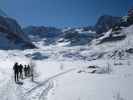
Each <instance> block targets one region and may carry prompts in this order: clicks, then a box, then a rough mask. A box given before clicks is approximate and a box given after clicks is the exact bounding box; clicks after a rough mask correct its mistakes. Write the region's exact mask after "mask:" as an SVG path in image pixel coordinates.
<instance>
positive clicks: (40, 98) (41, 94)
mask: <svg viewBox="0 0 133 100" xmlns="http://www.w3.org/2000/svg"><path fill="white" fill-rule="evenodd" d="M75 69H76V68H73V69H69V70H67V71H65V72H62V73H58V74H56V75H54V76H52V77H49V78H48V79H46V80H45V81H43V82H42V83H40V84H38V85H37V86H35V87H33V88H32V89H30V90H29V91H27V92H26V93H25V95H27V96H28V97H29V99H28V100H47V94H48V92H49V91H50V90H51V89H52V88H53V86H54V82H53V79H54V78H56V77H59V76H61V75H64V74H66V73H68V72H71V71H73V70H75ZM34 93H35V94H34Z"/></svg>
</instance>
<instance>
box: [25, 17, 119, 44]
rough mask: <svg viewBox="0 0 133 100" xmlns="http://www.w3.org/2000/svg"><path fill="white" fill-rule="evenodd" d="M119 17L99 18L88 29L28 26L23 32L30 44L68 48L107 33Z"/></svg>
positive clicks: (117, 21) (86, 42)
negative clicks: (63, 45)
mask: <svg viewBox="0 0 133 100" xmlns="http://www.w3.org/2000/svg"><path fill="white" fill-rule="evenodd" d="M120 21H121V17H113V16H109V15H103V16H101V17H100V18H99V19H98V21H97V23H96V25H94V26H88V27H76V28H73V27H68V28H64V29H59V28H55V27H44V26H29V27H26V28H24V29H23V31H24V32H25V33H26V34H27V35H28V36H29V38H30V39H31V40H32V42H34V43H37V44H42V45H51V44H52V45H58V44H59V45H60V44H61V45H62V44H65V45H66V44H67V45H69V46H76V45H86V44H89V43H90V41H91V40H93V39H94V38H96V37H99V36H101V35H102V34H101V33H103V32H107V31H108V30H109V29H111V28H112V27H113V26H114V25H116V24H118V23H120Z"/></svg>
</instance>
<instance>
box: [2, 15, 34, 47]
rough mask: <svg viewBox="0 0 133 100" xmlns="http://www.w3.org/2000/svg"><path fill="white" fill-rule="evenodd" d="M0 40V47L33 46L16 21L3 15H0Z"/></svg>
mask: <svg viewBox="0 0 133 100" xmlns="http://www.w3.org/2000/svg"><path fill="white" fill-rule="evenodd" d="M0 41H1V44H0V49H31V48H35V46H34V45H33V44H32V43H31V42H30V40H29V38H28V37H27V36H26V35H25V34H24V33H23V31H22V29H21V27H20V26H19V24H18V23H17V21H16V20H14V19H12V18H9V17H5V16H0Z"/></svg>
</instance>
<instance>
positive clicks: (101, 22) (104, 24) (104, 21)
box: [94, 15, 121, 33]
mask: <svg viewBox="0 0 133 100" xmlns="http://www.w3.org/2000/svg"><path fill="white" fill-rule="evenodd" d="M120 21H121V17H114V16H110V15H102V16H100V17H99V19H98V21H97V23H96V25H95V26H94V29H95V30H96V32H97V33H103V32H107V31H108V30H109V29H110V28H112V27H113V26H114V25H116V24H118V23H120Z"/></svg>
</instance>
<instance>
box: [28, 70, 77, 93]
mask: <svg viewBox="0 0 133 100" xmlns="http://www.w3.org/2000/svg"><path fill="white" fill-rule="evenodd" d="M73 70H76V68H72V69H69V70H67V71H65V72H61V73H59V74H56V75H54V76H52V77H49V78H48V79H46V80H45V81H43V82H42V83H40V84H38V85H37V86H35V87H33V88H32V89H30V90H29V91H27V92H26V94H28V93H31V92H32V91H34V90H35V89H37V88H38V87H41V86H43V85H45V84H46V83H47V82H49V80H52V79H54V78H56V77H58V76H61V75H64V74H66V73H68V72H71V71H73Z"/></svg>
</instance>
